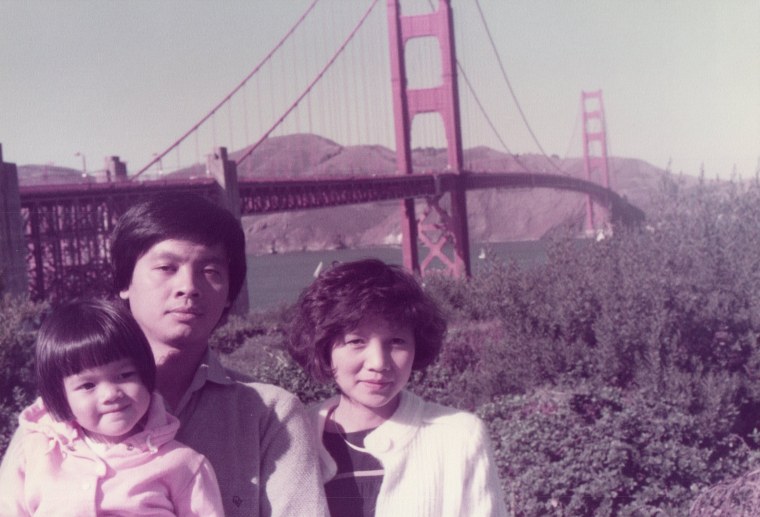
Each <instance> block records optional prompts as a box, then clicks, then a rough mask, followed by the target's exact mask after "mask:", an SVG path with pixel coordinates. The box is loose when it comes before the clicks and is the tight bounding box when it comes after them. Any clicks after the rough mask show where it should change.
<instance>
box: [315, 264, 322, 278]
mask: <svg viewBox="0 0 760 517" xmlns="http://www.w3.org/2000/svg"><path fill="white" fill-rule="evenodd" d="M321 272H322V261H321V260H320V261H319V264H317V269H315V270H314V278H317V277H318V276H319V274H320V273H321Z"/></svg>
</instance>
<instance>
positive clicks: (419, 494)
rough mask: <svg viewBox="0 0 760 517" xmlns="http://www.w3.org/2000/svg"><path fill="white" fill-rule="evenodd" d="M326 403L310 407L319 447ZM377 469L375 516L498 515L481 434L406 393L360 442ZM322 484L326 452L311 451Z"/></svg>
mask: <svg viewBox="0 0 760 517" xmlns="http://www.w3.org/2000/svg"><path fill="white" fill-rule="evenodd" d="M338 401H339V397H338V396H336V397H332V398H330V399H328V400H326V401H324V402H322V403H320V404H319V405H317V406H315V407H313V408H312V416H313V418H314V423H315V426H316V428H317V433H318V434H317V436H318V437H319V443H320V444H321V443H322V433H323V432H324V427H325V420H326V418H327V415H328V414H329V412H330V410H331V409H332V408H334V407H335V406H337V404H338ZM364 446H365V450H366V451H367V452H368V453H369V454H371V455H372V456H374V457H376V458H377V459H378V460H380V462H381V463H382V464H383V468H384V470H385V474H384V476H383V482H382V485H381V486H380V493H379V494H378V497H377V507H376V511H375V516H376V517H386V516H388V517H401V516H404V517H406V516H414V517H428V516H429V517H463V516H467V517H481V516H483V517H486V516H488V517H490V516H506V514H507V512H506V508H505V506H504V497H503V494H502V491H501V487H500V485H499V478H498V475H497V473H496V466H495V464H494V459H493V451H492V447H491V441H490V439H489V436H488V431H487V429H486V426H485V425H484V424H483V422H482V421H481V420H480V419H479V418H478V417H476V416H475V415H473V414H471V413H467V412H464V411H459V410H456V409H452V408H448V407H444V406H441V405H439V404H433V403H430V402H425V401H424V400H422V399H421V398H419V397H418V396H416V395H414V394H413V393H410V392H408V391H402V392H401V402H400V404H399V407H398V409H397V410H396V412H395V413H394V414H393V416H392V417H391V418H390V419H389V420H388V421H386V422H384V423H383V424H382V425H380V426H379V427H378V428H377V429H375V430H374V431H372V432H371V433H370V434H369V435H368V436H367V437H366V438H365V440H364ZM319 456H320V467H321V471H322V475H323V478H324V480H325V481H328V480H330V479H331V478H332V477H333V476H334V475H335V472H336V469H337V467H336V465H335V461H333V459H332V457H331V456H330V454H329V453H328V452H327V449H325V448H324V446H323V445H322V446H321V447H320V451H319Z"/></svg>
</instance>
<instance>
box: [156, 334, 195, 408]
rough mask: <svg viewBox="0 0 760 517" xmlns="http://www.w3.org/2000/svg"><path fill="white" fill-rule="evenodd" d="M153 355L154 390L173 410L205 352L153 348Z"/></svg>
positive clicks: (188, 385)
mask: <svg viewBox="0 0 760 517" xmlns="http://www.w3.org/2000/svg"><path fill="white" fill-rule="evenodd" d="M153 353H154V355H155V358H156V389H157V390H158V392H159V393H160V394H161V396H162V397H163V398H164V400H165V401H166V403H167V404H168V406H169V408H171V409H172V410H175V409H176V408H177V405H178V404H179V402H180V400H181V399H182V396H183V395H184V394H185V392H186V391H187V389H188V388H189V387H190V383H191V382H192V381H193V377H194V376H195V372H196V370H197V369H198V365H200V363H201V361H202V360H203V357H204V355H205V354H206V350H205V349H201V350H198V351H191V350H178V349H176V348H162V347H155V346H154V347H153Z"/></svg>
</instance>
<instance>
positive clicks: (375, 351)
mask: <svg viewBox="0 0 760 517" xmlns="http://www.w3.org/2000/svg"><path fill="white" fill-rule="evenodd" d="M366 352H367V355H366V359H365V362H366V364H367V368H369V369H370V370H375V371H382V370H386V369H388V366H389V358H388V351H387V349H386V347H385V346H383V344H382V343H381V342H380V341H379V340H372V341H370V343H369V346H367V348H366Z"/></svg>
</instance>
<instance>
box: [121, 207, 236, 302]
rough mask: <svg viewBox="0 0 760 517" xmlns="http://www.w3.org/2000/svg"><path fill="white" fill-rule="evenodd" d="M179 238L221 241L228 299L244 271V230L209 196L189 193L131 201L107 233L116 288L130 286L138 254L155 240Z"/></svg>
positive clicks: (209, 243)
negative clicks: (109, 233)
mask: <svg viewBox="0 0 760 517" xmlns="http://www.w3.org/2000/svg"><path fill="white" fill-rule="evenodd" d="M167 239H180V240H187V241H190V242H194V243H196V244H203V245H205V246H215V245H217V244H221V245H222V247H223V248H224V250H225V252H226V254H227V260H228V267H229V279H230V285H229V293H228V295H227V300H228V301H229V302H230V305H231V304H232V303H233V302H234V301H235V298H237V295H238V294H239V293H240V289H241V288H242V286H243V282H244V280H245V272H246V262H245V234H244V233H243V228H242V226H241V224H240V221H238V220H237V219H236V218H235V216H233V215H232V214H231V213H230V212H229V211H228V210H226V209H224V208H223V207H221V206H219V205H217V204H215V203H214V202H212V201H210V200H208V199H206V198H204V197H201V196H198V195H195V194H189V193H173V194H157V195H155V196H152V197H150V198H149V199H147V200H145V201H143V202H141V203H138V204H136V205H134V206H132V207H131V208H130V209H129V210H127V211H126V212H125V213H124V214H123V215H122V216H121V217H120V218H119V221H118V223H117V224H116V228H115V229H114V232H113V235H112V237H111V261H112V264H113V270H114V288H115V290H116V293H119V292H120V291H123V290H125V289H127V288H129V284H130V282H131V281H132V273H133V272H134V269H135V264H136V263H137V260H138V259H139V258H140V257H142V256H143V255H144V254H145V253H146V252H147V251H148V250H149V249H150V248H151V247H152V246H153V245H154V244H157V243H159V242H161V241H165V240H167Z"/></svg>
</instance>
